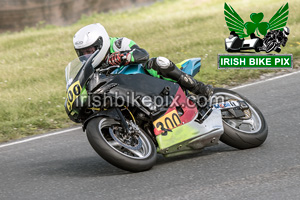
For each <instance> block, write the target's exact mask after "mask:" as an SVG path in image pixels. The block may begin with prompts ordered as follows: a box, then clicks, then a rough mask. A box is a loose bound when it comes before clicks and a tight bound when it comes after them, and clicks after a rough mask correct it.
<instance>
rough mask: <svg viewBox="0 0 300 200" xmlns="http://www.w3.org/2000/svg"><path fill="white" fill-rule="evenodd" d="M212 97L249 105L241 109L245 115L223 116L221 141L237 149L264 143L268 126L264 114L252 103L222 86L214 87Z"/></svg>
mask: <svg viewBox="0 0 300 200" xmlns="http://www.w3.org/2000/svg"><path fill="white" fill-rule="evenodd" d="M214 97H218V99H223V100H224V101H238V100H239V101H245V102H246V103H247V104H248V106H249V108H248V109H246V110H244V111H243V112H244V114H245V117H241V118H234V117H232V118H230V117H223V126H224V134H223V135H222V136H221V138H220V140H221V141H222V142H224V143H225V144H227V145H229V146H232V147H235V148H238V149H248V148H253V147H258V146H260V145H261V144H263V143H264V141H265V140H266V138H267V135H268V126H267V123H266V120H265V118H264V116H263V115H262V113H261V112H260V110H259V109H258V108H257V107H256V106H255V105H254V104H253V103H251V102H250V101H249V100H248V99H247V98H245V97H243V96H241V95H240V94H238V93H236V92H234V91H231V90H227V89H223V88H215V89H214ZM213 103H215V102H213ZM222 112H225V111H222ZM222 114H223V113H222Z"/></svg>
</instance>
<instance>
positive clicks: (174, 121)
mask: <svg viewBox="0 0 300 200" xmlns="http://www.w3.org/2000/svg"><path fill="white" fill-rule="evenodd" d="M181 123H182V122H181V120H180V117H179V115H178V112H177V110H173V111H171V112H169V113H168V114H165V115H164V116H162V117H161V118H159V119H157V120H155V121H154V122H153V124H154V127H155V128H156V129H157V130H158V131H161V130H162V131H165V130H171V129H173V128H176V127H177V126H179V125H181Z"/></svg>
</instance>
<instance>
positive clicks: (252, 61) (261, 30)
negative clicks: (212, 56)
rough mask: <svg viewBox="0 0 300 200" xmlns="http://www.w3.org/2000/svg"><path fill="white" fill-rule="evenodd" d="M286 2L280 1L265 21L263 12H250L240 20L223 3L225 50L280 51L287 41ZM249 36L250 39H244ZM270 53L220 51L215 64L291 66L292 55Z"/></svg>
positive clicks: (270, 66) (242, 66) (258, 66)
mask: <svg viewBox="0 0 300 200" xmlns="http://www.w3.org/2000/svg"><path fill="white" fill-rule="evenodd" d="M288 15H289V4H288V3H286V4H284V5H282V6H281V7H280V8H279V10H277V12H276V13H275V14H274V15H273V16H272V17H271V19H270V20H269V21H267V20H265V19H264V17H265V16H264V14H263V13H262V12H259V13H251V14H250V20H251V21H247V22H244V20H243V19H242V18H241V17H240V16H239V14H238V13H237V12H236V11H235V10H234V9H233V7H231V6H230V5H228V4H227V3H225V4H224V16H225V21H226V24H227V27H228V30H229V31H230V33H229V37H228V38H226V39H225V50H226V51H227V52H229V53H232V52H240V53H247V52H251V53H253V52H265V53H270V52H273V51H275V52H277V53H280V52H281V50H282V49H281V47H285V46H286V44H287V41H288V35H289V34H290V29H289V28H288V27H287V26H286V25H287V20H288ZM247 37H250V39H247ZM277 55H278V54H276V55H271V54H265V55H263V54H259V55H255V54H248V55H245V54H240V55H237V54H235V55H234V56H233V55H230V54H221V55H219V56H218V62H219V68H277V69H278V68H292V55H291V54H286V55H281V56H279V55H278V56H277Z"/></svg>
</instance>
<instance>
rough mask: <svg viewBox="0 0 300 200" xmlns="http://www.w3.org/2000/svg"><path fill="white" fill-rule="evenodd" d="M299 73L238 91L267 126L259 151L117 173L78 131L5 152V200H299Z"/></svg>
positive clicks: (1, 192)
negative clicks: (259, 114)
mask: <svg viewBox="0 0 300 200" xmlns="http://www.w3.org/2000/svg"><path fill="white" fill-rule="evenodd" d="M299 83H300V73H299V72H297V73H293V74H289V75H287V76H284V77H280V78H275V79H274V78H273V79H271V80H268V81H263V82H259V83H256V84H251V85H246V86H242V87H239V88H236V89H235V91H237V92H239V93H241V94H242V95H244V96H246V97H248V99H250V100H252V102H254V103H255V104H256V105H257V106H258V107H259V108H260V109H261V111H262V112H263V114H264V115H265V118H266V120H267V123H268V126H269V136H268V138H267V140H266V142H265V143H264V144H263V145H262V146H261V147H258V148H254V149H248V150H237V149H234V148H232V147H229V146H227V145H225V144H223V143H220V144H219V145H217V146H213V147H210V148H206V149H205V150H204V151H203V152H201V153H198V154H194V155H189V156H181V157H173V158H164V157H162V156H159V157H158V159H157V164H156V165H155V166H154V167H153V168H152V169H151V170H150V171H146V172H142V173H129V172H126V171H123V170H120V169H118V168H116V167H114V166H112V165H110V164H109V163H107V162H106V161H104V160H103V159H102V158H100V157H99V156H98V155H97V154H96V153H95V152H94V150H93V149H92V148H91V147H90V145H89V143H88V141H87V139H86V136H85V133H83V132H82V131H81V130H80V129H78V128H76V129H75V130H74V129H73V130H63V131H60V132H55V133H48V134H44V135H40V136H37V137H31V138H26V139H25V140H19V141H13V142H11V143H5V144H0V161H1V163H0V177H1V182H0V199H1V200H6V199H7V200H17V199H22V200H24V199H28V200H29V199H30V200H34V199H38V200H42V199H47V200H50V199H55V200H56V199H60V200H63V199H72V200H76V199H80V200H83V199H84V200H86V199H130V200H131V199H196V200H198V199H222V200H224V199H228V200H229V199H230V200H233V199H236V200H241V199H249V200H253V199H255V200H256V199H262V200H268V199H272V200H277V199H278V200H282V199H288V200H291V199H295V200H296V199H297V200H298V199H300V145H299V142H300V139H299V138H300V107H299V105H300V103H299V99H300V89H299Z"/></svg>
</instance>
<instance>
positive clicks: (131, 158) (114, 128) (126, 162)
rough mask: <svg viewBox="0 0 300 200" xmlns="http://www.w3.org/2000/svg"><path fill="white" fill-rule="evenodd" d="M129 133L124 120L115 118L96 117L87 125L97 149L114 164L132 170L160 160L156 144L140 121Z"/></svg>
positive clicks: (144, 168) (91, 140) (144, 167)
mask: <svg viewBox="0 0 300 200" xmlns="http://www.w3.org/2000/svg"><path fill="white" fill-rule="evenodd" d="M129 127H131V128H132V130H133V131H132V132H131V133H125V132H124V130H123V128H122V126H121V125H120V123H119V122H118V121H116V120H114V119H111V118H101V117H99V118H95V119H92V120H91V121H90V122H89V123H88V125H87V129H86V133H87V137H88V140H89V142H90V144H91V146H92V147H93V148H94V150H95V151H96V152H97V153H98V154H99V155H100V156H101V157H102V158H104V159H105V160H106V161H107V162H109V163H111V164H112V165H114V166H116V167H118V168H121V169H124V170H127V171H131V172H140V171H145V170H148V169H150V168H152V166H153V165H154V164H155V162H156V155H157V154H156V147H155V145H154V143H153V142H152V140H151V138H150V137H149V136H148V135H147V134H146V133H145V132H144V131H142V130H141V129H140V128H139V127H138V126H137V125H132V126H131V125H130V124H129Z"/></svg>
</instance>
